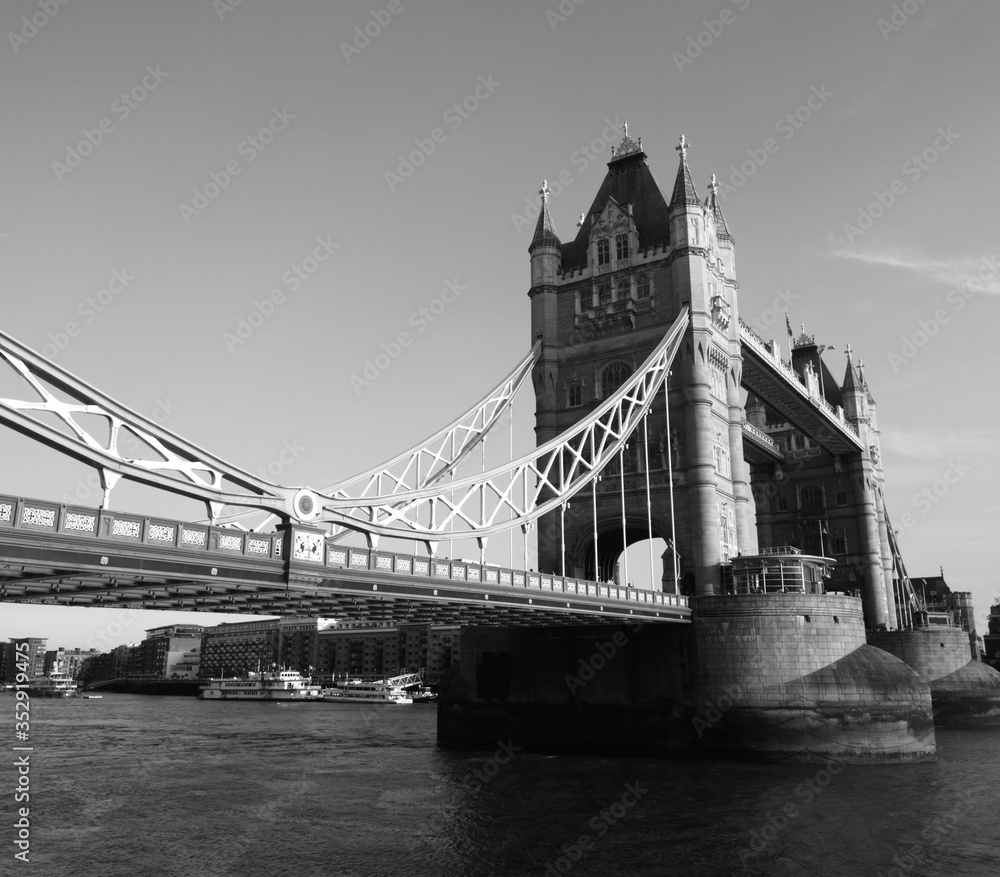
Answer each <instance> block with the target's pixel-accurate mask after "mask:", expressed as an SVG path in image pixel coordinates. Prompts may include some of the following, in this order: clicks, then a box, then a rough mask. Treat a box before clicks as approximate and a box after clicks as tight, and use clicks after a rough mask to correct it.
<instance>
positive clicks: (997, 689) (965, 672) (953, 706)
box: [868, 627, 1000, 727]
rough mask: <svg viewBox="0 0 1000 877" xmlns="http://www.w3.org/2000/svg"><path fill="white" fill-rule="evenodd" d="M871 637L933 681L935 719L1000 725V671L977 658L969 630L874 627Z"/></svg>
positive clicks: (873, 642) (947, 722) (947, 723)
mask: <svg viewBox="0 0 1000 877" xmlns="http://www.w3.org/2000/svg"><path fill="white" fill-rule="evenodd" d="M868 642H869V643H870V644H871V645H873V646H876V647H877V648H879V649H882V650H884V651H886V652H888V653H889V654H891V655H895V656H896V657H897V658H899V659H900V660H902V661H905V662H906V664H908V665H909V666H910V667H912V668H913V670H914V672H915V673H916V674H917V675H918V676H919V677H920V678H921V679H922V680H923V681H925V682H927V683H928V685H929V686H930V689H931V700H932V701H933V705H934V722H935V724H937V725H939V726H942V727H944V726H947V727H955V726H972V727H975V726H980V725H1000V672H997V671H996V670H994V669H993V668H992V667H990V666H989V665H987V664H984V663H982V662H981V661H974V660H971V658H970V654H969V635H968V634H967V633H966V632H965V631H964V630H960V629H958V628H954V627H938V628H935V627H928V628H920V629H918V630H893V631H869V632H868Z"/></svg>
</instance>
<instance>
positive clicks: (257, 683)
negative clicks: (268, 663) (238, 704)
mask: <svg viewBox="0 0 1000 877" xmlns="http://www.w3.org/2000/svg"><path fill="white" fill-rule="evenodd" d="M321 693H322V689H321V688H320V687H319V686H318V685H313V684H312V683H311V682H310V680H309V679H307V678H306V677H305V676H303V675H302V674H301V673H297V672H296V671H294V670H282V671H280V672H278V673H250V674H248V675H246V676H230V677H222V678H218V679H209V680H208V682H206V683H205V684H204V685H202V686H201V688H200V689H199V691H198V697H200V698H202V699H203V700H312V701H318V700H319V698H320V694H321Z"/></svg>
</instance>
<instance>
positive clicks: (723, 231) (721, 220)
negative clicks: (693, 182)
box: [685, 150, 735, 243]
mask: <svg viewBox="0 0 1000 877" xmlns="http://www.w3.org/2000/svg"><path fill="white" fill-rule="evenodd" d="M685 151H686V150H685ZM708 190H709V193H710V194H709V196H708V202H707V203H708V206H709V208H710V209H711V211H712V215H713V216H714V217H715V233H716V235H717V236H718V238H719V240H720V241H729V242H730V243H735V241H734V240H733V236H732V234H731V233H730V231H729V226H728V225H727V224H726V217H725V216H723V215H722V205H721V204H720V203H719V181H718V180H717V179H716V178H715V174H712V179H711V180H710V181H709V183H708Z"/></svg>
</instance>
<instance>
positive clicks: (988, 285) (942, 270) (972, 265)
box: [833, 248, 1000, 295]
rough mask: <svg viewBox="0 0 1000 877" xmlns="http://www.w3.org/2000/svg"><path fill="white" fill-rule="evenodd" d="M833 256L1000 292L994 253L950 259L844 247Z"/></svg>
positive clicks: (973, 289)
mask: <svg viewBox="0 0 1000 877" xmlns="http://www.w3.org/2000/svg"><path fill="white" fill-rule="evenodd" d="M833 255H834V256H836V257H837V258H839V259H850V260H852V261H855V262H861V263H863V264H865V265H875V266H878V267H882V268H896V269H899V270H903V271H909V272H911V273H913V274H918V275H920V276H921V277H923V278H924V279H926V280H929V281H931V282H932V283H941V284H944V285H947V286H958V287H962V288H963V289H964V288H968V289H969V291H970V292H978V293H984V294H988V295H1000V257H998V256H996V255H993V254H991V255H988V256H980V257H978V258H969V257H968V256H954V257H952V258H950V259H929V258H927V257H924V256H913V255H908V254H906V253H902V252H899V251H896V250H885V251H882V252H861V251H859V250H851V249H846V248H844V249H840V250H837V251H835V252H834V253H833ZM973 281H975V282H973ZM970 283H971V286H970Z"/></svg>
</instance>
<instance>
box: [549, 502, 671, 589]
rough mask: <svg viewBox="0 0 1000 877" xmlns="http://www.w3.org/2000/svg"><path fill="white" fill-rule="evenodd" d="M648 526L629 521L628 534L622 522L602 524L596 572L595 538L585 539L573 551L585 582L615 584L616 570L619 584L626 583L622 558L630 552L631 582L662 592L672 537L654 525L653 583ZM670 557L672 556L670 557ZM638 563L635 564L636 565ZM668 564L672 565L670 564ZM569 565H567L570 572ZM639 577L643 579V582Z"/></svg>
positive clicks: (598, 538) (627, 521) (632, 520)
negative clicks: (664, 558) (585, 579)
mask: <svg viewBox="0 0 1000 877" xmlns="http://www.w3.org/2000/svg"><path fill="white" fill-rule="evenodd" d="M649 532H650V531H649V524H648V522H647V521H646V520H645V519H642V520H639V519H638V518H636V519H632V518H626V520H625V530H624V533H623V531H622V526H621V521H617V522H610V523H605V524H602V525H600V526H599V527H598V531H597V557H596V568H595V556H594V539H593V535H592V534H587V536H585V537H583V538H582V539H581V541H580V543H579V544H578V546H577V547H576V550H575V551H574V560H575V561H576V562H575V564H574V565H575V566H576V567H577V568H581V569H583V570H584V575H585V577H586V578H588V579H591V580H594V581H601V582H609V581H615V573H616V570H620V575H619V583H620V584H621V585H622V586H623V587H624V586H625V585H626V584H628V582H626V581H625V573H624V563H623V562H622V561H623V555H624V553H625V551H626V549H628V554H629V575H628V578H629V581H631V582H632V584H633V585H635V586H637V587H645V588H648V587H652V589H653V590H656V591H658V590H660V588H661V582H662V577H663V555H664V553H665V552H666V551H667V544H668V540H669V538H670V534H669V533H667V532H664V531H663V530H662V529H661V528H660V527H658V526H657V525H656V522H655V521H654V523H653V530H652V532H653V568H652V577H651V581H648V582H647V581H645V578H646V577H649V575H650V569H649ZM668 557H669V555H668ZM633 559H635V563H633ZM668 562H669V561H668ZM569 566H570V564H568V563H567V568H569ZM640 574H641V576H642V578H641V579H640Z"/></svg>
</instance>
